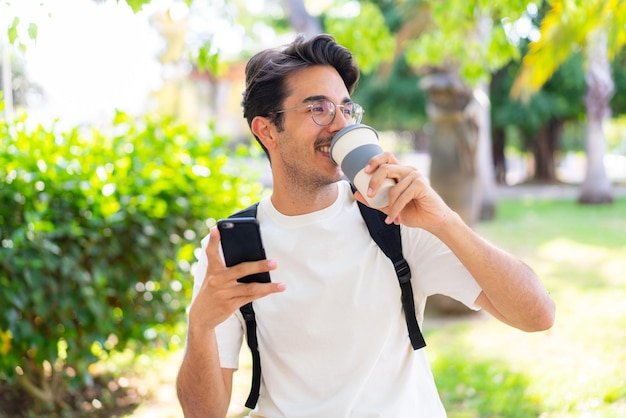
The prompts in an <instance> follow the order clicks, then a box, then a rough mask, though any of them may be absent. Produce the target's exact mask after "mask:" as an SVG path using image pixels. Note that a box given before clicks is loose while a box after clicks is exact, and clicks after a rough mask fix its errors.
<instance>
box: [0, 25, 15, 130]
mask: <svg viewBox="0 0 626 418" xmlns="http://www.w3.org/2000/svg"><path fill="white" fill-rule="evenodd" d="M3 23H4V22H2V19H0V50H1V52H2V63H1V64H2V97H1V98H0V100H1V101H3V102H4V118H5V119H6V120H7V121H8V122H10V121H11V120H13V82H12V79H11V44H10V43H9V35H8V34H7V30H6V28H5V27H4V24H3Z"/></svg>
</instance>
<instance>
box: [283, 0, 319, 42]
mask: <svg viewBox="0 0 626 418" xmlns="http://www.w3.org/2000/svg"><path fill="white" fill-rule="evenodd" d="M283 5H284V6H285V10H286V11H287V13H286V14H287V17H288V19H289V23H290V24H291V26H292V27H293V28H294V29H295V30H296V32H298V33H302V34H304V35H306V36H307V37H310V36H314V35H318V34H320V33H322V25H321V24H320V21H319V19H317V18H316V17H313V16H311V15H310V14H309V12H307V10H306V7H305V5H304V0H283Z"/></svg>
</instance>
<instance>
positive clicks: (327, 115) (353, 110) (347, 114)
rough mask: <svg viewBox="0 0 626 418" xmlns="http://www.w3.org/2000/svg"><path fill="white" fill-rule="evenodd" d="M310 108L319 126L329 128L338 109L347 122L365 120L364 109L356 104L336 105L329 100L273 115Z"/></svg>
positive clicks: (278, 111) (321, 100)
mask: <svg viewBox="0 0 626 418" xmlns="http://www.w3.org/2000/svg"><path fill="white" fill-rule="evenodd" d="M305 108H309V110H310V111H311V117H312V118H313V122H315V124H316V125H319V126H328V125H330V124H331V123H333V120H335V114H336V113H337V108H341V114H342V116H343V118H344V119H345V120H348V121H351V122H352V123H353V124H356V123H361V119H363V112H364V111H363V108H362V107H361V105H359V104H357V103H354V102H346V103H344V104H340V105H336V104H334V103H333V102H331V101H330V100H328V99H319V100H315V101H312V102H311V104H306V105H302V106H297V107H292V108H291V109H283V110H276V111H274V112H270V114H272V113H284V112H291V111H292V110H300V109H305Z"/></svg>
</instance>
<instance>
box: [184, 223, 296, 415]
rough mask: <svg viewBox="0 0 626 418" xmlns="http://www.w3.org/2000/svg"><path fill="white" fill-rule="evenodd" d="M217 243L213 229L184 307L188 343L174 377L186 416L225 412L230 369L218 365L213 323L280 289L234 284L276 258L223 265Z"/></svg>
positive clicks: (272, 264) (281, 288) (281, 286)
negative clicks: (200, 275)
mask: <svg viewBox="0 0 626 418" xmlns="http://www.w3.org/2000/svg"><path fill="white" fill-rule="evenodd" d="M219 242H220V236H219V231H218V230H217V228H212V229H211V237H210V239H209V243H208V245H207V248H206V256H207V264H208V266H207V270H206V273H205V276H204V280H203V281H202V285H201V286H200V289H199V291H198V294H197V295H196V296H195V298H194V300H193V303H192V304H191V308H190V309H189V325H188V328H187V346H186V350H185V356H184V358H183V362H182V364H181V367H180V370H179V372H178V379H177V381H176V388H177V392H178V399H179V401H180V404H181V407H182V409H183V412H184V413H185V417H187V418H195V417H202V418H207V417H220V418H223V417H224V416H226V413H227V412H228V405H229V403H230V397H231V392H232V376H233V370H232V369H222V368H221V366H220V361H219V353H218V347H217V338H216V335H215V328H216V327H217V326H218V325H219V324H221V323H222V322H224V321H225V320H226V319H227V318H229V317H230V316H231V315H233V313H234V312H235V311H236V310H237V309H239V308H240V307H241V306H243V305H245V304H246V303H248V302H251V301H253V300H256V299H258V298H261V297H263V296H267V295H269V294H271V293H276V292H282V291H284V290H285V286H284V284H282V283H247V284H244V283H239V282H238V281H237V279H238V278H241V277H245V276H247V275H249V274H254V273H260V272H264V271H271V270H274V269H275V268H276V262H275V261H273V260H262V261H253V262H246V263H241V264H237V265H236V266H233V267H226V266H225V265H224V262H223V260H222V258H221V256H220V254H219Z"/></svg>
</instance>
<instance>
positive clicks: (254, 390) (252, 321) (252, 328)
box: [230, 202, 261, 409]
mask: <svg viewBox="0 0 626 418" xmlns="http://www.w3.org/2000/svg"><path fill="white" fill-rule="evenodd" d="M258 206H259V203H258V202H257V203H255V204H254V205H252V206H250V207H248V208H246V209H244V210H241V211H239V212H237V213H234V214H232V215H231V216H230V218H243V217H251V218H256V212H257V207H258ZM239 311H240V312H241V315H242V316H243V319H244V321H245V322H246V341H247V342H248V348H249V349H250V353H251V354H252V386H251V388H250V395H249V396H248V400H246V407H247V408H250V409H253V408H254V407H255V406H256V403H257V401H258V399H259V391H260V389H261V356H260V354H259V343H258V341H257V338H256V317H255V315H254V308H253V307H252V302H250V303H246V304H245V305H243V306H242V307H241V308H239Z"/></svg>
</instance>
